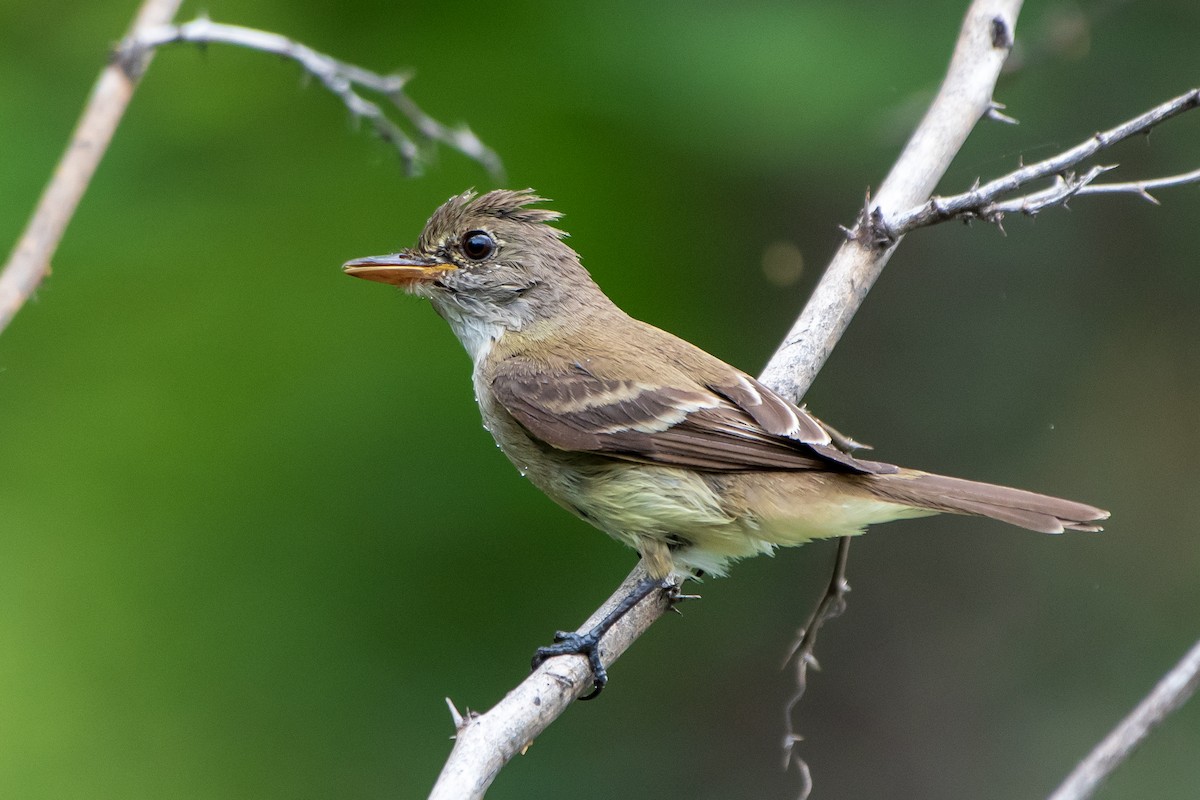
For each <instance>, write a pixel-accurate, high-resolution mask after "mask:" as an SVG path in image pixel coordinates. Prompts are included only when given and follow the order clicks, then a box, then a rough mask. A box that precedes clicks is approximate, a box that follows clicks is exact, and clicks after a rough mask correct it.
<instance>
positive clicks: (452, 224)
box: [421, 189, 567, 245]
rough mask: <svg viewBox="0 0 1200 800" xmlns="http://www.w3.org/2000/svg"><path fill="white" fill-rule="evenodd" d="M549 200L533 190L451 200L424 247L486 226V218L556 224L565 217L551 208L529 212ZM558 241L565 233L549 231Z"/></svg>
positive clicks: (428, 227)
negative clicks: (534, 206)
mask: <svg viewBox="0 0 1200 800" xmlns="http://www.w3.org/2000/svg"><path fill="white" fill-rule="evenodd" d="M545 202H547V201H546V198H544V197H540V196H538V195H537V194H535V193H534V191H533V190H532V189H521V190H517V191H514V190H512V189H496V190H494V191H491V192H487V193H485V194H480V195H477V194H476V193H475V191H474V190H473V189H468V190H467V191H465V192H463V193H462V194H460V195H456V196H454V197H451V198H450V199H449V200H447V201H446V202H445V203H443V204H442V205H441V206H440V207H439V208H438V210H437V211H434V212H433V216H432V217H430V218H429V222H427V223H426V224H425V231H424V232H423V233H422V234H421V244H422V245H428V244H435V243H436V240H437V239H439V238H440V237H441V236H442V235H444V234H446V233H454V232H458V231H461V230H463V229H465V228H469V227H476V226H480V225H481V224H484V225H486V220H487V218H489V217H490V218H492V219H497V220H511V221H513V222H525V223H529V224H536V223H546V222H553V221H555V220H556V219H558V218H560V217H561V216H562V214H560V213H559V212H557V211H551V210H550V209H548V208H530V207H529V206H531V205H533V204H535V203H545ZM546 230H547V231H553V233H554V235H555V236H558V237H559V238H561V237H563V236H566V235H567V233H566V231H560V230H558V229H556V228H547V229H546Z"/></svg>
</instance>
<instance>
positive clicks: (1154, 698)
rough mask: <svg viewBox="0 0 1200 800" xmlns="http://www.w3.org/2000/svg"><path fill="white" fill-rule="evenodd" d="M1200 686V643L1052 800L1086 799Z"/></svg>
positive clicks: (1092, 753)
mask: <svg viewBox="0 0 1200 800" xmlns="http://www.w3.org/2000/svg"><path fill="white" fill-rule="evenodd" d="M1198 686H1200V642H1196V644H1194V645H1192V649H1191V650H1189V651H1188V652H1187V655H1185V656H1184V657H1183V658H1182V659H1181V660H1180V661H1179V663H1178V664H1176V665H1175V666H1174V667H1172V668H1171V671H1170V672H1168V673H1167V674H1166V675H1164V676H1163V678H1162V680H1160V681H1159V682H1158V684H1157V685H1156V686H1155V687H1154V689H1153V690H1151V692H1150V694H1148V695H1146V697H1145V698H1143V699H1142V702H1140V703H1138V704H1137V707H1136V708H1135V709H1133V711H1131V712H1130V713H1129V716H1127V717H1125V719H1123V720H1121V722H1120V724H1118V725H1117V727H1116V728H1114V729H1113V730H1112V732H1111V733H1109V734H1108V736H1106V737H1104V740H1103V741H1102V742H1100V744H1098V745H1096V747H1095V749H1094V750H1092V752H1090V753H1088V755H1087V758H1085V759H1083V761H1081V762H1079V765H1078V766H1076V767H1075V769H1074V770H1073V771H1072V772H1071V774H1070V775H1068V776H1067V779H1066V780H1065V781H1063V783H1062V785H1061V786H1059V787H1058V789H1056V790H1055V792H1054V794H1052V795H1050V800H1086V798H1088V797H1091V796H1092V795H1093V794H1094V793H1095V791H1096V789H1098V788H1099V787H1100V784H1101V783H1103V782H1104V781H1105V779H1107V778H1108V776H1109V775H1111V774H1112V773H1113V771H1114V770H1115V769H1116V768H1117V767H1118V766H1120V765H1121V764H1122V763H1124V761H1125V760H1126V759H1127V758H1129V756H1130V755H1131V754H1132V753H1133V751H1134V749H1135V748H1137V746H1138V745H1139V744H1141V743H1142V741H1143V740H1144V739H1145V738H1146V737H1147V736H1149V735H1150V732H1151V731H1153V730H1154V729H1155V728H1157V727H1158V726H1159V725H1160V724H1161V723H1162V722H1163V720H1165V719H1166V718H1167V717H1168V716H1170V715H1171V714H1172V713H1173V712H1174V711H1176V710H1178V709H1179V708H1180V707H1181V706H1183V704H1184V703H1186V702H1187V701H1188V699H1189V698H1191V696H1192V695H1193V694H1195V692H1196V688H1197V687H1198Z"/></svg>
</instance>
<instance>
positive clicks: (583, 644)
mask: <svg viewBox="0 0 1200 800" xmlns="http://www.w3.org/2000/svg"><path fill="white" fill-rule="evenodd" d="M658 590H662V591H665V592H668V593H671V594H673V595H676V596H678V594H679V587H678V586H677V585H676V583H675V581H674V580H672V579H671V578H642V579H641V580H640V581H638V582H637V584H635V585H634V587H633V588H632V589H630V590H629V594H627V595H625V596H624V597H622V598H621V602H619V603H617V604H616V605H615V606H613V609H612V611H609V612H608V613H607V614H605V615H604V619H602V620H600V621H599V622H597V623H596V624H595V626H593V627H592V629H591V630H590V631H588V632H587V633H574V632H571V631H557V632H556V633H555V634H554V644H552V645H548V646H546V647H539V648H538V649H537V652H536V653H534V655H533V668H534V669H537V668H538V667H539V666H541V664H542V662H543V661H545V660H546V659H547V658H552V657H554V656H565V655H581V656H586V657H587V660H588V665H589V666H590V667H591V668H592V686H594V687H595V688H593V689H592V691H591V692H590V693H588V694H587V695H585V696H583V697H581V698H579V699H580V700H591V699H592V698H593V697H596V696H597V695H598V694H600V692H601V691H602V690H603V689H604V685H605V684H606V683H608V672H607V670H605V669H604V665H603V664H602V663H600V640H601V639H602V638H604V634H606V633H608V631H609V629H610V628H612V626H613V625H616V624H617V621H618V620H620V619H621V617H623V616H625V615H626V614H628V613H629V611H630V610H631V609H632V608H633V607H634V606H636V605H637V604H638V603H640V602H642V600H644V599H646V598H647V597H649V596H650V595H651V594H652V593H654V592H655V591H658ZM671 599H672V602H674V600H675V598H674V597H672V598H671Z"/></svg>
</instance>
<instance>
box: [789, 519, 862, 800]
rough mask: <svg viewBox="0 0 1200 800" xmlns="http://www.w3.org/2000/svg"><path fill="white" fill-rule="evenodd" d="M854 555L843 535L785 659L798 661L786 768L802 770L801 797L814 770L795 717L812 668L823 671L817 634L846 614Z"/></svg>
mask: <svg viewBox="0 0 1200 800" xmlns="http://www.w3.org/2000/svg"><path fill="white" fill-rule="evenodd" d="M849 558H850V537H849V536H843V537H842V538H841V539H839V540H838V549H837V556H836V557H835V558H834V563H833V573H832V574H831V575H830V578H829V585H828V586H827V587H826V588H825V594H824V595H823V596H822V597H821V600H820V602H819V603H817V607H816V608H815V609H813V613H812V615H811V616H810V617H809V618H808V622H806V623H804V627H803V628H801V629H800V630H799V631H797V632H796V640H795V642H794V643H793V645H792V649H791V651H790V652H789V653H788V656H787V658H786V659H784V666H787V663H788V662H789V661H791V660H792V659H793V658H794V659H795V664H796V688H795V691H794V692H793V693H792V696H791V698H790V699H789V700H788V702H787V704H786V705H785V706H784V709H783V724H784V729H785V731H784V734H783V768H784V769H787V768H788V767H789V766H794V767H796V769H797V770H798V771H799V773H800V780H801V792H800V795H799V798H798V800H807V798H808V795H809V793H810V792H811V791H812V773H811V772H810V771H809V768H808V764H807V763H806V762H805V761H804V759H802V758H800V756H799V755H797V754H796V745H797V744H799V743H800V742H801V741H803V740H804V737H802V736H801V735H800V734H799V733H798V732H797V731H796V727H795V720H794V719H793V716H792V712H793V711H795V709H796V707H797V706H798V705H800V701H801V700H803V699H804V692H805V691H806V690H807V689H808V668H809V667H812V668H813V669H815V670H818V671H819V670H820V669H821V665H820V664H818V663H817V659H816V656H815V655H814V651H815V650H816V647H817V634H818V633H819V632H820V631H821V626H822V625H824V624H825V623H826V622H828V621H829V620H831V619H835V618H837V617H840V616H841V615H842V612H843V611H845V610H846V595H847V594H848V593H849V592H850V584H849V583H848V582H847V581H846V563H847V561H848V560H849Z"/></svg>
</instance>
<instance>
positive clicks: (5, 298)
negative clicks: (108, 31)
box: [0, 0, 181, 331]
mask: <svg viewBox="0 0 1200 800" xmlns="http://www.w3.org/2000/svg"><path fill="white" fill-rule="evenodd" d="M180 2H181V0H145V2H143V3H142V6H141V8H139V9H138V13H137V16H136V17H135V18H134V21H133V25H132V26H130V31H131V34H132V33H136V32H137V31H139V30H142V29H143V28H147V27H150V26H156V25H162V24H165V23H167V22H170V21H171V18H172V17H174V16H175V12H176V11H178V10H179V3H180ZM151 55H152V54H151V53H149V52H147V53H144V54H143V55H142V57H141V58H140V59H137V60H132V59H131V60H127V61H125V62H123V63H120V64H118V63H116V62H113V63H111V64H109V65H108V66H107V67H105V68H104V70H103V71H102V72H101V73H100V77H99V78H98V79H97V80H96V85H95V86H94V87H92V93H91V95H90V96H89V97H88V102H87V106H86V107H85V108H84V110H83V114H82V115H81V116H80V118H79V123H78V124H77V125H76V127H75V131H74V133H72V134H71V141H70V142H69V143H68V144H67V149H66V152H64V153H63V155H62V158H61V159H59V162H58V166H57V167H56V168H55V170H54V177H53V178H52V179H51V180H50V183H48V184H46V188H45V189H44V190H43V191H42V196H41V198H40V199H39V200H38V204H37V209H36V210H34V212H33V216H32V217H31V218H30V219H29V224H28V225H26V226H25V230H24V231H23V232H22V233H21V238H20V239H18V240H17V245H16V247H14V248H13V251H12V254H11V255H10V256H9V258H8V263H7V264H5V266H4V271H3V272H0V331H3V330H4V329H5V328H6V327H7V326H8V323H9V322H10V321H11V320H12V318H13V317H14V316H15V315H16V313H17V311H19V310H20V308H21V306H23V305H25V301H26V300H28V299H29V298H30V296H32V295H33V292H34V290H35V289H37V287H38V284H40V283H41V282H42V279H43V278H44V277H46V275H48V274H49V273H50V258H51V257H52V256H53V255H54V251H55V250H57V249H58V243H59V242H60V241H62V237H63V233H64V232H65V231H66V229H67V224H68V223H69V222H70V221H71V217H73V216H74V215H75V209H76V208H78V207H79V201H80V200H82V199H83V193H84V191H86V190H87V187H88V184H89V183H91V180H92V175H94V174H95V173H96V167H98V166H99V165H100V159H101V157H102V156H103V155H104V151H105V150H107V149H108V143H109V142H110V141H111V140H112V136H113V133H114V132H115V131H116V130H117V124H118V123H120V121H121V117H123V116H124V115H125V109H126V108H128V107H129V101H130V100H131V99H133V90H134V89H135V88H137V83H138V80H139V79H140V78H141V76H142V73H143V72H145V69H146V67H147V66H149V64H150V57H151Z"/></svg>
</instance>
